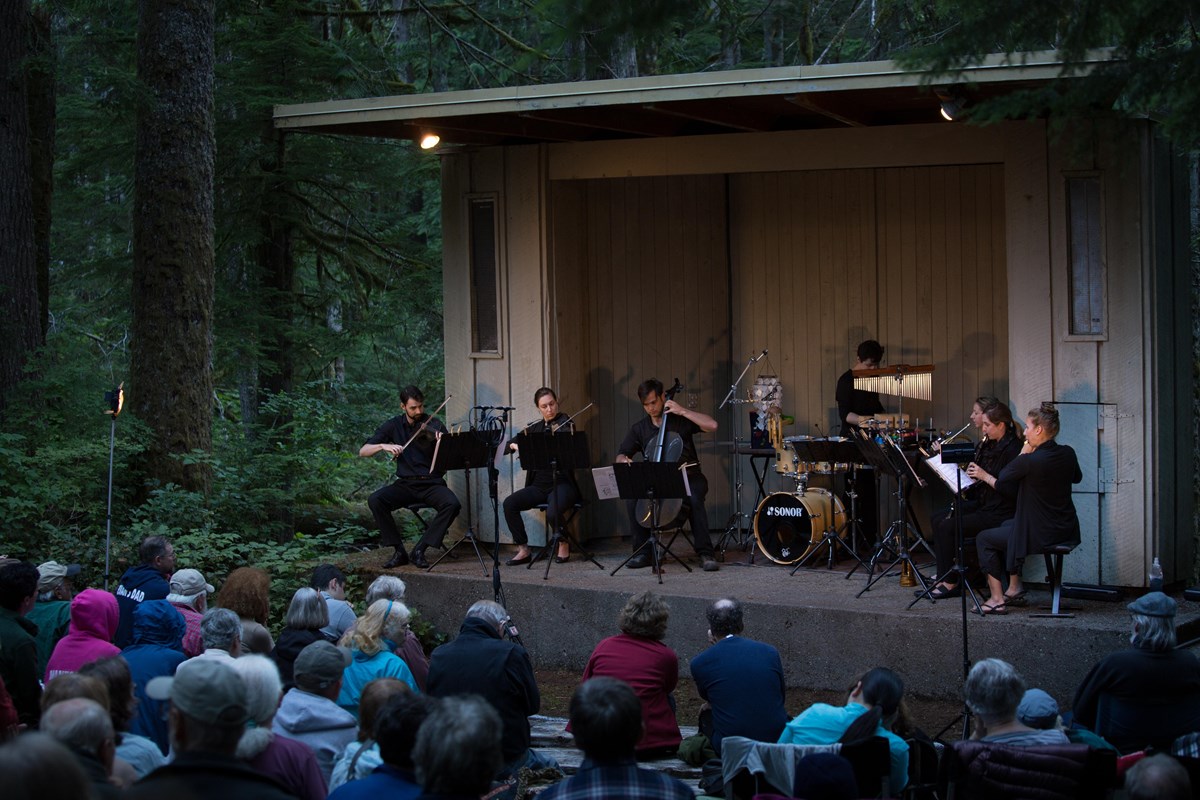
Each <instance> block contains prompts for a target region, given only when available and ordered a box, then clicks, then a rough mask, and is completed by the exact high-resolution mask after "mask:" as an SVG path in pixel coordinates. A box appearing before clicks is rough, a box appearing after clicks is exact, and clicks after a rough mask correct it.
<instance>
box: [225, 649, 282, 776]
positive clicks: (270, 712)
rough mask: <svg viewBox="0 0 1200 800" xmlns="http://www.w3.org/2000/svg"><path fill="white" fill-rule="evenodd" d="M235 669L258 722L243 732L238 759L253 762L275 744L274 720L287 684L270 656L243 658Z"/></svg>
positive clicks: (235, 663)
mask: <svg viewBox="0 0 1200 800" xmlns="http://www.w3.org/2000/svg"><path fill="white" fill-rule="evenodd" d="M231 666H232V667H233V669H234V671H235V672H237V674H238V675H241V676H242V683H244V684H246V707H247V710H248V711H249V712H250V719H251V720H253V721H254V727H252V728H247V729H246V730H245V731H244V732H243V733H242V738H241V739H240V740H239V741H238V748H237V757H238V758H240V759H243V760H246V761H249V760H250V759H252V758H254V757H255V756H257V755H258V754H259V753H261V752H262V751H264V750H266V749H267V746H268V745H270V744H271V720H272V718H274V716H275V712H276V711H277V710H278V708H279V696H280V694H282V692H283V682H282V681H281V680H280V679H279V667H277V666H275V662H274V661H272V660H271V659H269V658H267V657H266V656H262V655H247V656H242V657H241V658H238V659H235V660H234V662H233V664H232V665H231Z"/></svg>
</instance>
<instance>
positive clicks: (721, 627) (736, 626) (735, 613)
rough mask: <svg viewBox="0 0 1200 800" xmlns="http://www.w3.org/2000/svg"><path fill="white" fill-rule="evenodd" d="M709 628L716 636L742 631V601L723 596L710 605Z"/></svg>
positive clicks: (707, 613)
mask: <svg viewBox="0 0 1200 800" xmlns="http://www.w3.org/2000/svg"><path fill="white" fill-rule="evenodd" d="M705 616H706V617H707V618H708V629H709V631H711V632H712V635H713V636H715V637H723V636H730V635H736V634H739V633H741V632H742V625H743V623H742V601H741V600H738V599H736V598H733V597H722V598H721V599H720V600H717V601H715V602H714V603H713V604H712V605H710V606H709V607H708V611H707V612H706V614H705Z"/></svg>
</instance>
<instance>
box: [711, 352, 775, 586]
mask: <svg viewBox="0 0 1200 800" xmlns="http://www.w3.org/2000/svg"><path fill="white" fill-rule="evenodd" d="M766 355H767V351H766V350H765V349H764V350H763V351H762V352H761V353H759V354H758V355H756V356H753V357H752V358H750V360H749V361H747V362H746V366H744V367H742V371H741V373H740V374H739V375H738V376H737V378H735V379H734V381H733V383H732V384H730V386H729V392H728V393H726V395H725V399H724V400H722V401H721V405H719V406H717V410H718V411H719V410H720V409H722V408H724V407H725V406H727V405H729V404H730V403H733V404H734V408H733V411H731V412H730V414H731V415H732V417H733V426H732V428H733V513H732V514H731V515H730V516H729V521H728V522H726V523H725V532H724V533H722V534H721V538H720V539H718V540H717V547H716V550H717V552H718V553H720V555H721V560H722V561H724V560H725V551H726V549H727V547H726V543H727V542H729V541H732V542H733V543H734V544H735V545H736V546H738V547H742V548H745V547H746V540H745V539H743V537H742V531H743V530H744V529H743V527H742V525H743V523H744V522H746V521H747V520H749V518H750V515H749V514H747V513H746V512H744V511H742V489H743V487H744V486H745V480H744V478H743V472H742V457H741V455H740V454H739V453H738V447H739V446H740V444H741V439H740V438H739V437H738V434H739V432H740V431H741V427H742V426H741V424H740V423H741V415H740V414H739V413H738V405H739V404H740V402H742V401H740V400H739V399H736V398H737V393H738V386H739V385H740V384H741V382H742V378H744V377H746V373H747V372H749V371H750V367H751V366H752V365H754V364H756V363H758V362H759V361H761V360H762V359H763V358H764V357H765V356H766ZM753 563H754V553H753V552H751V554H750V565H753Z"/></svg>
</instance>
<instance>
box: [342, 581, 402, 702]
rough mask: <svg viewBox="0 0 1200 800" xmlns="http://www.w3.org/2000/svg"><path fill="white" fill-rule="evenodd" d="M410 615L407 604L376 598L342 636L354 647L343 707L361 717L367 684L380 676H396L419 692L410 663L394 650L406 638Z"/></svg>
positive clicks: (343, 697)
mask: <svg viewBox="0 0 1200 800" xmlns="http://www.w3.org/2000/svg"><path fill="white" fill-rule="evenodd" d="M408 617H409V614H408V607H407V606H405V605H404V604H403V603H397V602H396V601H394V600H376V601H375V602H374V603H372V604H371V607H370V608H368V609H367V613H366V614H364V615H363V616H362V619H360V620H358V621H357V622H355V624H354V627H353V628H352V629H351V630H350V631H349V632H348V633H347V634H346V635H345V636H344V637H342V642H341V643H342V646H344V647H348V648H350V657H351V660H350V666H348V667H346V674H345V675H344V676H343V679H342V693H341V694H340V695H338V705H339V706H341V707H342V708H344V709H346V710H347V711H349V712H350V713H351V714H354V715H355V716H358V701H359V698H360V697H361V696H362V690H363V687H365V686H366V685H367V684H368V683H370V682H371V681H373V680H375V679H376V678H396V679H397V680H402V681H404V682H405V683H407V684H408V687H409V688H410V689H412V690H413V691H414V692H415V691H418V690H417V682H416V680H414V679H413V674H412V672H411V671H410V670H409V668H408V665H407V664H405V663H404V660H403V659H402V658H400V656H398V655H396V654H395V653H393V652H392V648H393V647H394V646H395V643H396V642H399V641H403V639H404V634H405V633H406V632H407V631H408Z"/></svg>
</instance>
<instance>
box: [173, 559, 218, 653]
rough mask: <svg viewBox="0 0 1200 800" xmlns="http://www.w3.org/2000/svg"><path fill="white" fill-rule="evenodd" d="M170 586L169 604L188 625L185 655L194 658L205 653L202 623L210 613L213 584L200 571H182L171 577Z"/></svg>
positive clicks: (185, 638) (184, 647)
mask: <svg viewBox="0 0 1200 800" xmlns="http://www.w3.org/2000/svg"><path fill="white" fill-rule="evenodd" d="M168 585H169V586H170V588H171V591H170V592H169V593H168V594H167V598H166V599H167V602H168V603H170V604H171V605H173V606H175V608H177V609H179V613H180V614H182V615H183V621H184V622H185V623H186V624H187V631H186V633H184V634H183V654H184V655H185V656H187V657H188V658H194V657H195V656H198V655H200V654H201V653H203V652H204V637H203V636H202V634H201V633H200V623H201V622H203V621H204V614H205V612H207V611H208V596H209V595H210V594H212V593H213V587H212V584H211V583H209V582H208V581H206V580H204V575H202V574H201V573H200V570H198V569H181V570H179V571H178V572H176V573H175V574H174V575H172V576H171V580H170V582H169V584H168Z"/></svg>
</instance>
